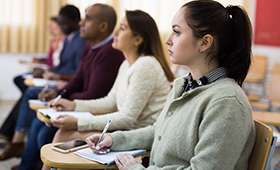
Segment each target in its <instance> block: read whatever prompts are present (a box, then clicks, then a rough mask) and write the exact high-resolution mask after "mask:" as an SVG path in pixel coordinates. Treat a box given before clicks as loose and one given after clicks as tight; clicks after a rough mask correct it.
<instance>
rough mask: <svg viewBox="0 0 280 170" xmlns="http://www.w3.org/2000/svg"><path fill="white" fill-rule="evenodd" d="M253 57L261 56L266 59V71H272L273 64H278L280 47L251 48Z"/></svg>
mask: <svg viewBox="0 0 280 170" xmlns="http://www.w3.org/2000/svg"><path fill="white" fill-rule="evenodd" d="M252 51H253V55H261V56H267V57H268V63H267V64H268V65H267V68H268V71H269V70H270V69H272V67H273V65H274V63H276V62H278V63H280V47H272V46H262V45H255V46H253V48H252Z"/></svg>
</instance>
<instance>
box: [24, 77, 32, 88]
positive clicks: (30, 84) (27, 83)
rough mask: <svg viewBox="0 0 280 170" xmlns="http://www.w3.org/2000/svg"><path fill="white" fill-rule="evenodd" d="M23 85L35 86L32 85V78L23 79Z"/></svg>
mask: <svg viewBox="0 0 280 170" xmlns="http://www.w3.org/2000/svg"><path fill="white" fill-rule="evenodd" d="M24 84H25V85H26V86H28V87H30V86H35V85H34V83H33V82H32V78H26V79H24Z"/></svg>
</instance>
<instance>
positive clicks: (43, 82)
mask: <svg viewBox="0 0 280 170" xmlns="http://www.w3.org/2000/svg"><path fill="white" fill-rule="evenodd" d="M32 82H33V84H34V86H35V87H43V86H45V85H46V84H48V85H49V86H50V87H55V85H56V81H55V80H45V79H41V78H33V79H32Z"/></svg>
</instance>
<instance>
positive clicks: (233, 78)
mask: <svg viewBox="0 0 280 170" xmlns="http://www.w3.org/2000/svg"><path fill="white" fill-rule="evenodd" d="M172 29H173V32H172V33H171V34H170V36H169V37H168V38H167V40H166V44H168V45H169V48H168V51H169V54H170V56H171V61H172V62H173V63H174V64H181V65H185V66H187V67H188V69H189V71H190V72H189V74H188V75H186V76H185V77H182V78H178V79H176V80H175V81H174V86H173V89H172V90H171V92H170V94H169V95H168V98H167V101H166V104H165V107H164V109H163V111H162V112H161V114H160V116H159V118H158V120H157V122H156V123H155V124H154V125H153V126H148V127H146V128H141V129H138V130H133V131H129V132H120V131H118V132H114V133H111V134H108V135H105V137H104V139H103V141H102V142H101V143H99V144H98V145H97V146H96V143H97V141H98V139H99V136H100V135H93V136H90V137H88V138H87V139H86V141H87V143H88V144H89V146H90V147H91V148H92V149H95V148H96V149H97V150H98V151H99V152H101V153H104V152H109V149H108V148H109V147H110V149H111V150H129V149H137V148H144V149H151V155H150V165H149V167H148V169H213V170H214V169H215V170H216V169H219V170H221V169H227V170H228V169H234V170H245V169H247V168H248V161H249V156H250V154H251V151H252V148H253V145H254V140H255V130H254V122H253V118H252V111H251V107H250V105H249V103H248V101H247V99H246V96H245V94H244V92H243V90H242V89H241V87H240V86H241V85H242V83H243V81H244V79H245V77H246V75H247V72H248V68H249V66H250V62H251V40H252V32H251V25H250V21H249V19H248V16H247V14H246V12H245V11H244V10H243V9H242V8H241V7H238V6H228V7H226V8H225V7H223V6H222V5H221V4H219V3H218V2H215V1H211V0H203V1H202V0H201V1H199V0H198V1H191V2H189V3H186V4H185V5H183V6H182V7H181V9H180V10H179V11H178V12H177V14H176V15H175V16H174V18H173V21H172ZM98 151H97V152H98ZM115 162H116V165H117V166H118V168H119V169H120V170H123V169H144V167H143V166H142V165H141V164H139V163H138V162H136V161H135V160H134V159H133V158H132V156H131V155H128V154H124V155H119V156H117V158H116V160H115Z"/></svg>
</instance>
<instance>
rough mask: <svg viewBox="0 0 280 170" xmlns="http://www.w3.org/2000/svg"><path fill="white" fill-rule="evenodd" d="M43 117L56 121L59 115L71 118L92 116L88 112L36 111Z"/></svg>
mask: <svg viewBox="0 0 280 170" xmlns="http://www.w3.org/2000/svg"><path fill="white" fill-rule="evenodd" d="M38 112H41V113H42V114H43V115H45V116H46V115H48V116H49V117H51V118H52V119H56V118H57V117H58V116H59V115H70V116H73V117H76V118H78V117H89V116H93V115H92V114H91V113H90V112H74V111H59V112H58V111H56V110H54V109H38Z"/></svg>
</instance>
